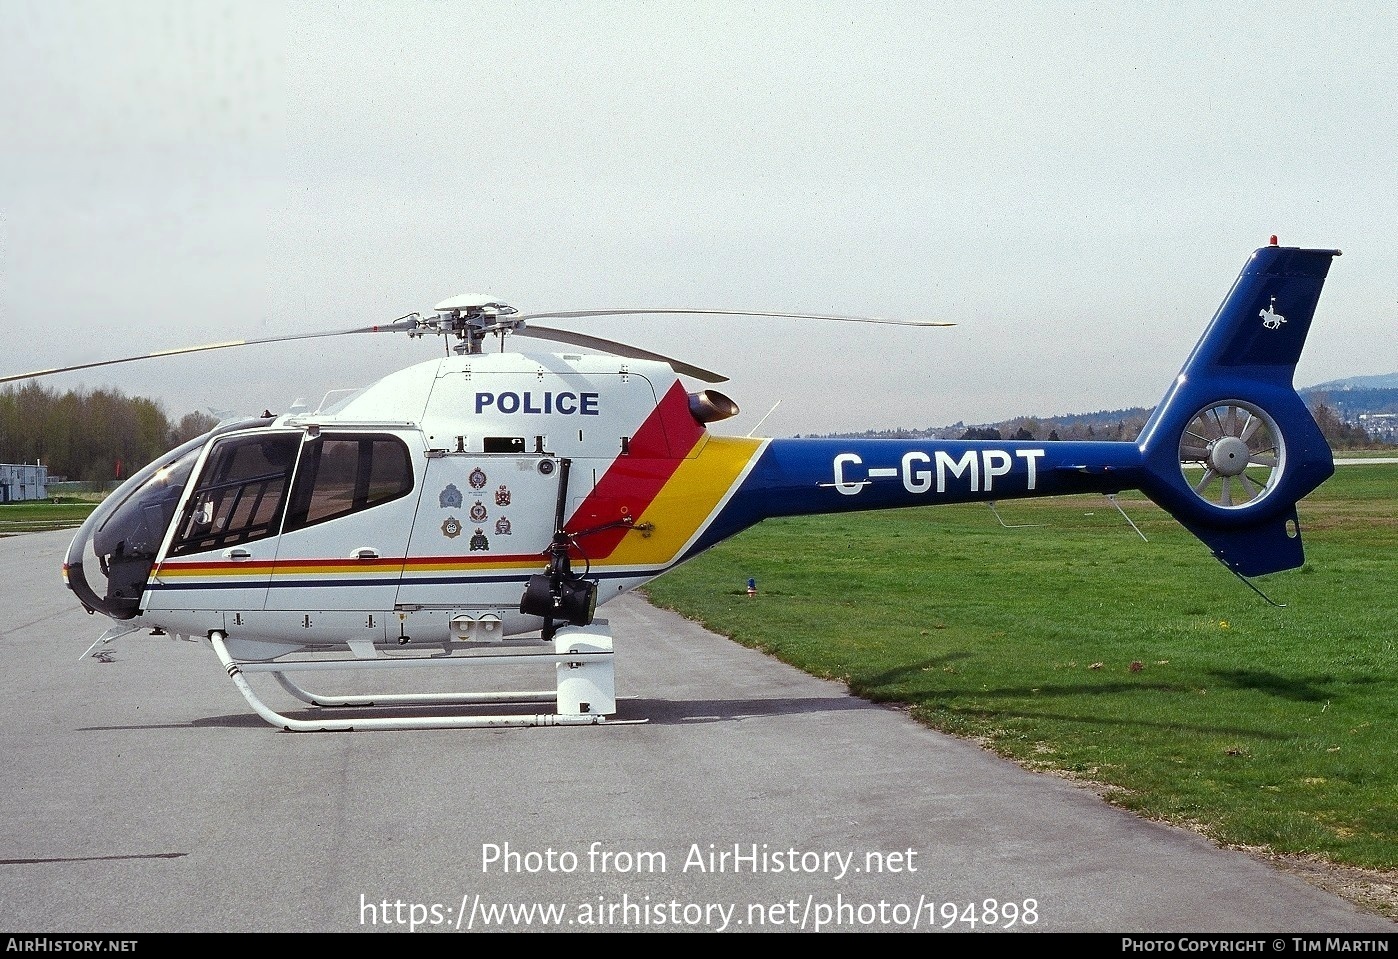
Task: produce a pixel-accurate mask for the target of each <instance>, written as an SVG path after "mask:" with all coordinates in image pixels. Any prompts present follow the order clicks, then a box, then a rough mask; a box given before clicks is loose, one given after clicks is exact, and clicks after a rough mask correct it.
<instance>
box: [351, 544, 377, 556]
mask: <svg viewBox="0 0 1398 959" xmlns="http://www.w3.org/2000/svg"><path fill="white" fill-rule="evenodd" d="M378 558H379V551H378V550H376V549H374V547H372V546H361V547H359V549H357V550H355V551H354V552H353V553H350V559H378Z"/></svg>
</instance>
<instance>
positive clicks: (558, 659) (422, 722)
mask: <svg viewBox="0 0 1398 959" xmlns="http://www.w3.org/2000/svg"><path fill="white" fill-rule="evenodd" d="M226 639H227V634H226V633H224V632H223V631H222V630H214V631H212V632H211V633H210V634H209V643H210V645H212V646H213V649H214V653H215V654H216V655H217V656H218V658H219V662H220V663H222V664H223V669H224V671H225V672H226V673H227V674H228V677H229V678H230V679H232V680H233V683H234V685H235V686H237V688H238V691H239V692H240V693H242V694H243V698H244V699H246V700H247V702H248V705H249V706H251V707H252V709H253V711H254V712H256V713H257V714H258V715H259V716H261V717H262V718H263V719H264V720H266V721H267V722H268V723H269V724H271V725H273V726H277V727H279V728H281V729H284V730H286V731H287V732H351V731H354V730H372V729H379V730H408V729H456V728H494V727H506V726H600V725H631V724H634V723H640V722H645V720H616V719H611V718H609V716H608V713H609V712H612V711H614V710H615V697H614V696H613V695H611V683H612V664H613V662H614V658H613V657H614V655H615V654H614V653H613V652H612V651H611V649H610V640H609V639H607V640H605V642H606V644H607V648H605V649H594V650H586V649H559V650H557V651H553V652H537V653H535V652H530V653H507V654H486V655H471V656H443V657H412V658H406V657H405V658H402V659H398V658H393V659H388V658H384V659H345V660H299V661H288V662H242V661H238V660H235V659H234V658H233V657H232V656H231V655H230V654H229V652H228V646H227V645H226V643H225V640H226ZM566 642H567V637H566V636H564V637H561V639H560V643H561V644H564V645H566ZM527 663H542V664H549V663H552V664H554V665H555V668H556V671H557V674H558V688H557V689H556V690H554V691H543V690H539V691H521V692H511V691H504V690H501V691H494V692H475V693H408V694H398V693H393V694H385V695H370V696H325V695H320V694H317V693H312V692H310V691H309V690H306V689H305V688H303V687H302V686H300V685H298V684H297V683H295V682H293V681H292V680H291V679H290V678H288V677H287V675H286V674H287V673H290V672H332V671H341V672H344V671H360V672H363V671H368V670H382V669H404V668H423V667H444V666H458V667H460V666H467V665H472V666H488V665H521V664H527ZM583 669H591V670H592V675H591V676H589V677H588V678H589V679H590V680H592V681H594V682H596V681H600V683H601V686H600V689H599V692H600V695H601V696H602V699H601V709H600V710H597V711H594V710H593V709H592V708H591V704H582V705H581V706H574V707H573V708H570V709H567V710H566V711H565V708H564V686H565V683H567V682H568V681H569V679H568V678H567V677H571V676H573V675H574V671H575V670H583ZM599 669H600V670H602V672H601V673H600V674H599V673H598V670H599ZM248 673H271V674H272V676H273V678H274V679H276V681H277V682H278V683H279V684H280V685H281V687H282V688H283V689H284V690H286V691H287V692H288V693H290V694H291V695H292V696H294V697H295V698H296V699H298V700H300V701H301V702H303V703H306V704H308V705H311V706H316V707H322V708H326V707H328V708H333V709H334V710H335V712H336V714H337V715H336V716H335V717H334V718H329V717H326V718H324V719H322V718H316V719H310V720H307V719H295V718H293V717H290V716H286V715H283V714H282V713H278V712H276V711H275V710H273V709H272V708H271V707H269V706H267V704H265V703H264V702H263V701H262V699H261V698H260V697H259V696H258V695H257V693H256V692H255V691H254V690H253V688H252V686H251V685H250V684H249V683H248V680H247V678H246V675H245V674H248ZM550 702H552V703H554V704H555V707H556V710H555V711H554V712H536V713H515V714H508V715H457V714H451V715H445V714H437V715H428V716H358V715H349V714H347V710H350V709H353V708H370V707H404V706H406V707H412V706H470V705H499V704H515V703H518V704H526V703H534V704H544V703H550Z"/></svg>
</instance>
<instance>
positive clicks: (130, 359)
mask: <svg viewBox="0 0 1398 959" xmlns="http://www.w3.org/2000/svg"><path fill="white" fill-rule="evenodd" d="M417 325H418V321H417V320H416V319H409V318H408V317H402V318H400V319H397V320H394V321H393V322H392V323H384V324H381V325H378V326H360V327H356V328H354V329H352V330H330V331H327V332H324V333H293V334H291V335H290V336H265V337H262V338H261V339H256V340H229V341H227V342H225V343H207V344H205V345H203V346H184V347H180V348H179V349H174V350H157V351H156V352H154V353H142V354H141V355H140V356H124V357H121V358H120V359H115V360H98V361H97V362H95V363H78V364H76V365H74V366H56V367H54V368H52V369H48V370H35V371H33V372H32V373H16V374H13V375H11V376H0V383H13V382H15V381H16V380H32V379H36V378H38V377H40V376H52V375H54V374H55V373H71V372H73V371H75V370H90V369H94V368H96V367H99V366H115V365H116V364H118V363H134V362H135V361H136V360H151V359H155V358H156V357H160V356H180V355H182V354H185V353H204V352H207V351H209V350H227V349H232V348H233V347H235V346H256V345H258V344H260V343H287V342H290V341H292V340H314V339H318V338H320V337H324V336H349V335H350V334H353V333H390V332H396V331H398V330H411V329H415V328H416V327H417Z"/></svg>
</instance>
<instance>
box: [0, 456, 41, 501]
mask: <svg viewBox="0 0 1398 959" xmlns="http://www.w3.org/2000/svg"><path fill="white" fill-rule="evenodd" d="M48 498H49V468H48V467H47V466H41V465H34V466H30V465H13V464H10V463H0V503H18V502H20V501H21V500H34V499H48Z"/></svg>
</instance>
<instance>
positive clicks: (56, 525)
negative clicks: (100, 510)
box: [0, 496, 97, 536]
mask: <svg viewBox="0 0 1398 959" xmlns="http://www.w3.org/2000/svg"><path fill="white" fill-rule="evenodd" d="M96 505H97V498H96V497H88V498H80V497H72V496H69V497H55V498H53V499H48V500H40V501H38V502H26V503H5V504H4V505H0V536H6V535H9V534H12V533H36V532H42V531H44V530H51V529H69V528H72V527H77V526H81V525H82V521H83V520H85V519H87V514H88V513H90V512H92V508H93V507H94V506H96Z"/></svg>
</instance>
